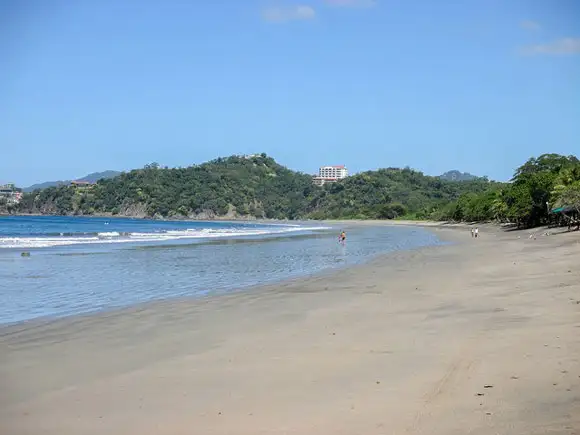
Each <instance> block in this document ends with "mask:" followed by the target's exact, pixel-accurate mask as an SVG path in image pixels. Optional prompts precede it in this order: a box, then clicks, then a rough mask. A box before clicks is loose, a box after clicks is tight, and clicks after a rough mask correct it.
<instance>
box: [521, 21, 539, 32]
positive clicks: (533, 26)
mask: <svg viewBox="0 0 580 435" xmlns="http://www.w3.org/2000/svg"><path fill="white" fill-rule="evenodd" d="M520 27H521V28H522V29H526V30H540V29H541V28H542V26H540V24H539V23H537V22H536V21H532V20H524V21H522V22H521V23H520Z"/></svg>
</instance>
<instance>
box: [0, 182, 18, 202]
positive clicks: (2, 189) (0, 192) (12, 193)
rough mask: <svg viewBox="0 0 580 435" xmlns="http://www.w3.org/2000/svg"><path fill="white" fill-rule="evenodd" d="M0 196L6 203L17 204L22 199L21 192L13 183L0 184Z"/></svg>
mask: <svg viewBox="0 0 580 435" xmlns="http://www.w3.org/2000/svg"><path fill="white" fill-rule="evenodd" d="M0 198H6V201H7V202H8V204H18V203H19V202H20V200H21V199H22V192H21V191H20V190H19V189H18V190H17V189H16V186H15V185H14V184H11V183H9V184H3V185H0Z"/></svg>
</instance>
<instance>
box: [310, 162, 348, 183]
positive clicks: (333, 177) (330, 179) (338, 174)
mask: <svg viewBox="0 0 580 435" xmlns="http://www.w3.org/2000/svg"><path fill="white" fill-rule="evenodd" d="M346 177H348V169H346V166H344V165H336V166H321V167H320V168H319V169H318V177H313V178H312V180H313V182H314V184H316V185H317V186H323V185H324V184H326V183H335V182H337V181H338V180H342V179H343V178H346Z"/></svg>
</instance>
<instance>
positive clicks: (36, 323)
mask: <svg viewBox="0 0 580 435" xmlns="http://www.w3.org/2000/svg"><path fill="white" fill-rule="evenodd" d="M321 224H324V225H332V224H333V222H332V221H328V222H326V221H325V222H321ZM361 226H364V227H375V228H381V227H388V226H390V225H388V224H385V223H384V222H383V223H382V224H381V221H376V222H374V223H373V222H371V221H368V222H363V221H361V222H357V221H352V222H350V223H349V224H348V225H346V226H345V228H347V229H352V228H357V227H358V228H360V227H361ZM408 226H409V227H411V226H417V225H408ZM436 230H437V229H435V228H425V231H427V232H429V233H432V234H433V235H435V236H437V239H438V240H439V242H438V243H437V244H434V245H426V246H421V247H416V248H408V249H397V250H394V251H388V252H382V253H378V254H374V255H369V256H368V257H366V258H365V259H364V260H362V261H361V262H360V263H356V264H348V265H341V266H337V267H328V268H325V269H322V270H318V271H315V272H313V273H304V274H302V275H299V276H295V277H290V278H283V279H280V280H278V281H273V282H264V283H261V284H252V285H247V286H241V287H239V288H237V289H235V290H228V291H225V292H223V293H222V292H218V293H215V294H207V295H190V296H178V297H169V298H165V299H154V300H150V301H144V302H136V303H133V304H131V305H125V306H112V307H108V308H102V309H96V310H94V311H89V312H79V313H74V314H66V315H46V316H42V317H36V318H32V319H28V320H19V321H14V322H7V323H0V337H1V336H2V335H3V334H4V333H8V334H10V333H12V332H13V331H16V330H24V329H28V328H38V327H43V326H49V325H50V324H52V323H55V322H66V321H67V320H69V319H70V320H72V321H73V323H74V320H75V319H80V318H89V317H93V316H100V315H110V314H115V313H117V314H119V315H122V314H124V313H132V312H135V311H140V310H141V309H148V308H150V307H155V306H156V305H161V304H174V303H175V304H182V303H183V304H195V303H198V302H199V303H204V301H206V300H208V299H214V298H219V299H221V298H228V297H232V298H235V297H236V296H237V295H239V294H241V293H253V292H268V291H271V290H272V289H275V288H276V287H278V286H286V285H289V284H295V283H300V282H302V281H307V280H310V279H322V278H325V277H326V278H328V277H330V276H332V275H335V274H336V273H338V272H340V271H346V270H350V269H356V268H359V267H365V266H366V265H368V264H370V263H373V262H375V261H378V260H380V259H385V260H387V259H388V258H389V257H401V256H403V255H404V254H405V253H411V252H413V251H420V250H423V249H437V248H439V247H442V246H445V244H447V243H455V242H457V241H458V240H459V239H458V238H457V237H456V236H452V235H451V234H448V233H447V234H445V233H444V234H440V233H439V232H438V231H436ZM452 231H453V233H455V230H452ZM441 236H443V237H441ZM296 237H311V236H296ZM232 240H233V241H234V242H236V243H240V242H245V240H236V239H235V238H233V239H225V240H219V239H218V240H211V239H209V240H208V241H207V242H204V243H206V244H216V243H231V241H232ZM270 240H271V239H266V241H270ZM152 246H153V247H155V245H152ZM175 246H179V245H175ZM37 249H50V248H37Z"/></svg>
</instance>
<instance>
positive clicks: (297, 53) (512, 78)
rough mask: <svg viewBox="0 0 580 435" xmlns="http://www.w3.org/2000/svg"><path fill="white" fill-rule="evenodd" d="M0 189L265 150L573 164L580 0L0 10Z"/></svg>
mask: <svg viewBox="0 0 580 435" xmlns="http://www.w3.org/2000/svg"><path fill="white" fill-rule="evenodd" d="M0 61H1V63H0V147H1V154H0V181H5V182H6V181H13V182H16V183H17V184H18V185H22V186H26V185H29V184H32V183H34V182H40V181H46V180H53V179H70V178H77V177H80V176H83V175H85V174H86V173H89V172H94V171H101V170H106V169H117V170H128V169H132V168H136V167H142V166H143V165H144V164H146V163H149V162H153V161H156V162H159V163H160V164H162V165H168V166H187V165H190V164H193V163H200V162H203V161H206V160H209V159H212V158H215V157H217V156H227V155H231V154H244V153H254V152H266V153H268V154H269V155H271V156H273V157H274V158H276V159H277V160H278V161H279V162H280V163H282V164H284V165H286V166H288V167H290V168H292V169H297V170H301V171H305V172H315V171H316V169H317V167H318V166H319V165H322V164H346V165H347V166H348V167H349V169H350V170H351V171H360V170H366V169H373V168H378V167H388V166H410V167H413V168H416V169H419V170H422V171H424V172H425V173H427V174H439V173H442V172H444V171H446V170H449V169H460V170H462V171H469V172H472V173H475V174H479V175H488V176H490V177H491V178H494V179H501V180H505V179H508V178H509V177H510V176H511V174H512V172H513V169H514V168H515V167H517V166H518V165H520V164H521V163H523V162H524V161H525V160H526V159H527V158H528V157H529V156H531V155H539V154H541V153H545V152H558V153H563V154H571V153H576V154H580V2H578V1H576V0H552V1H546V0H510V1H506V0H485V1H475V0H473V1H469V0H466V1H463V2H458V1H452V0H437V1H434V0H421V1H420V0H377V1H372V0H300V1H296V2H295V1H291V0H271V1H270V0H243V1H242V0H211V1H209V0H204V1H202V0H197V1H196V0H189V1H186V0H181V1H177V0H164V1H161V0H139V1H138V0H92V1H91V0H69V1H65V0H53V1H46V0H23V1H17V0H7V1H4V2H0Z"/></svg>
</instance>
